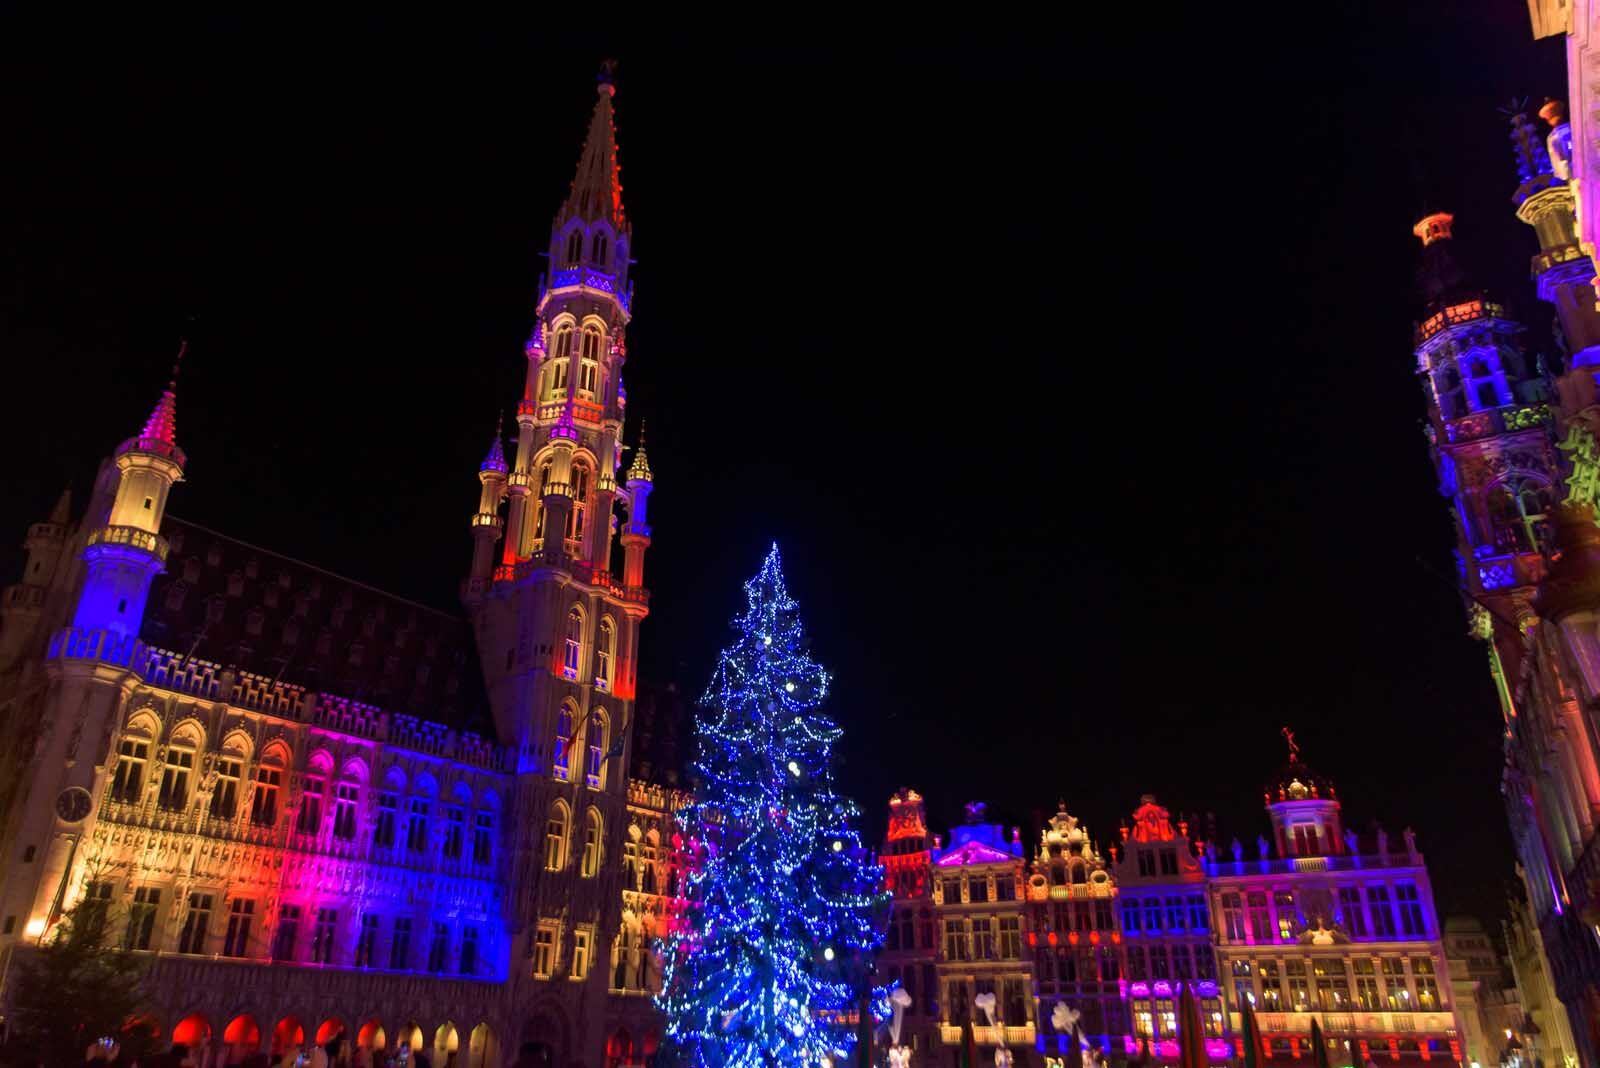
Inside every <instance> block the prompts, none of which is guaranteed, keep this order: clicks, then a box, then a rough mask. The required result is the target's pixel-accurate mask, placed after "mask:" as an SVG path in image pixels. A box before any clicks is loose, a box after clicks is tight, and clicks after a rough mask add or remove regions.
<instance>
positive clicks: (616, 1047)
mask: <svg viewBox="0 0 1600 1068" xmlns="http://www.w3.org/2000/svg"><path fill="white" fill-rule="evenodd" d="M632 1063H633V1036H632V1035H631V1034H629V1033H628V1029H627V1028H626V1027H619V1028H617V1029H616V1030H615V1031H613V1032H611V1034H610V1036H609V1037H607V1038H606V1068H626V1066H627V1065H630V1064H632Z"/></svg>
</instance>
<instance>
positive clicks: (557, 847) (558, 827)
mask: <svg viewBox="0 0 1600 1068" xmlns="http://www.w3.org/2000/svg"><path fill="white" fill-rule="evenodd" d="M566 859H567V807H566V806H565V805H563V804H562V803H561V802H559V801H558V802H556V803H555V805H553V806H552V807H551V809H550V820H549V822H548V823H546V824H545V833H544V866H545V870H546V871H560V870H561V869H562V868H563V867H565V866H566Z"/></svg>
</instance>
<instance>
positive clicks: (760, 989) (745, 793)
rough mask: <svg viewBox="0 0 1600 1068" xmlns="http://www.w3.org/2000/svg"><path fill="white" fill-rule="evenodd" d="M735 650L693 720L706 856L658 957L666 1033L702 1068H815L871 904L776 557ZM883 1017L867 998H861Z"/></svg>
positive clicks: (830, 1043)
mask: <svg viewBox="0 0 1600 1068" xmlns="http://www.w3.org/2000/svg"><path fill="white" fill-rule="evenodd" d="M744 590H745V596H746V598H747V600H748V605H747V607H746V609H745V612H744V614H743V615H742V616H741V617H740V618H738V619H737V620H735V622H734V627H735V629H736V631H737V639H736V640H735V642H734V644H733V645H732V646H730V647H729V648H727V649H726V650H724V651H723V653H722V657H721V660H720V662H719V663H718V664H717V668H716V671H715V673H714V674H713V676H712V679H711V685H710V686H709V687H708V688H707V690H706V692H705V695H704V696H703V697H702V698H701V700H700V705H701V710H700V713H699V715H698V716H697V717H696V721H695V730H696V735H697V737H698V756H697V758H696V761H695V772H696V777H697V788H696V798H697V800H696V803H695V804H694V805H693V806H692V807H691V808H689V809H686V810H684V812H682V813H681V814H680V819H681V820H682V821H683V823H684V825H685V830H686V831H687V832H688V833H689V834H690V835H691V836H692V837H693V838H695V839H696V840H697V841H698V842H702V843H704V844H705V846H706V856H705V858H704V859H703V861H702V863H701V866H700V870H699V871H698V872H697V873H696V874H695V875H694V876H693V877H692V878H691V879H690V881H689V886H688V897H689V907H688V910H687V912H686V914H685V915H686V923H685V927H684V929H683V930H681V931H678V932H676V933H675V934H674V935H673V937H672V938H671V940H670V941H669V942H668V943H667V945H666V947H665V948H666V952H665V956H666V963H665V974H664V985H663V990H662V993H661V996H660V998H659V1003H660V1005H661V1007H662V1008H663V1009H664V1010H665V1011H666V1013H667V1017H668V1025H667V1032H668V1036H669V1037H670V1038H671V1039H672V1040H673V1041H674V1043H675V1044H676V1046H677V1048H678V1049H679V1051H681V1052H682V1053H683V1054H684V1055H685V1057H686V1059H687V1060H688V1061H689V1062H690V1063H691V1064H694V1065H696V1066H704V1068H757V1066H761V1068H766V1066H773V1065H795V1066H799V1065H808V1066H815V1065H819V1064H821V1063H822V1062H823V1060H824V1058H828V1057H834V1056H836V1055H837V1052H838V1051H842V1050H848V1049H849V1047H850V1046H851V1044H852V1043H853V1040H854V1039H853V1035H852V1034H851V1033H850V1028H849V1027H847V1026H845V1025H844V1024H843V1023H842V1022H841V1021H840V1020H839V1018H838V1015H837V1014H838V1013H839V1012H840V1011H842V1010H849V1009H852V1008H855V1007H857V1006H858V1005H859V1004H860V999H861V998H862V997H863V994H864V992H865V989H866V983H867V978H866V977H867V976H869V975H870V956H871V953H872V951H873V950H874V949H876V948H877V947H878V945H879V944H880V943H881V942H882V932H881V929H880V924H881V918H882V917H883V916H885V915H886V911H885V910H886V906H887V895H886V894H885V893H884V892H883V891H882V884H883V869H882V868H880V867H879V866H878V865H876V864H873V863H872V862H871V861H870V859H869V857H868V856H867V853H866V851H865V850H864V849H863V848H862V847H861V842H860V839H859V838H858V837H857V836H856V833H855V832H854V831H853V830H852V829H851V823H852V822H853V821H854V820H855V818H856V817H857V815H858V812H857V810H856V807H855V805H854V803H853V802H851V801H850V800H849V799H847V798H844V797H841V796H840V795H839V794H837V793H835V792H834V789H833V769H832V764H831V759H832V750H833V746H834V743H835V742H837V741H838V740H839V735H840V730H839V728H838V727H837V726H835V725H834V724H833V722H832V721H831V720H829V719H828V718H827V717H825V716H823V715H821V714H820V713H819V712H818V711H817V707H818V706H819V705H820V704H821V703H822V701H823V699H824V698H825V697H826V696H827V692H828V673H827V672H826V671H824V670H823V669H822V667H821V666H820V665H818V664H817V663H816V662H815V661H813V660H812V659H811V658H810V657H809V656H808V655H807V653H806V645H807V641H806V638H805V635H804V633H803V632H802V629H801V625H800V617H799V612H798V606H797V605H796V604H795V602H794V601H793V600H792V599H791V598H790V597H789V595H788V592H787V591H786V590H785V589H784V581H783V569H782V565H781V564H780V562H779V559H778V548H777V546H776V545H774V546H773V547H772V551H771V552H770V553H769V554H768V555H767V559H766V561H765V562H764V563H763V564H762V565H761V571H760V573H759V574H757V575H756V577H755V578H753V579H751V580H750V581H749V582H747V583H745V587H744ZM866 996H867V998H868V999H869V1000H870V1003H871V1007H872V1011H873V1014H874V1015H876V1016H879V1017H881V1016H885V1015H887V1013H888V1003H887V1000H886V998H885V996H884V992H883V991H881V990H873V991H871V992H870V994H867V995H866Z"/></svg>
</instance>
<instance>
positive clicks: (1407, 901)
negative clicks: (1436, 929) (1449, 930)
mask: <svg viewBox="0 0 1600 1068" xmlns="http://www.w3.org/2000/svg"><path fill="white" fill-rule="evenodd" d="M1394 896H1395V904H1396V906H1397V911H1398V912H1399V913H1400V933H1401V934H1404V935H1407V936H1410V937H1420V936H1422V935H1425V934H1427V933H1428V930H1427V924H1426V923H1425V922H1424V921H1423V915H1422V900H1421V898H1420V897H1419V896H1418V894H1417V886H1416V884H1415V883H1397V884H1396V885H1395V888H1394Z"/></svg>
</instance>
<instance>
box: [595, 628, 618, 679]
mask: <svg viewBox="0 0 1600 1068" xmlns="http://www.w3.org/2000/svg"><path fill="white" fill-rule="evenodd" d="M616 647H617V628H616V627H615V626H614V625H613V624H612V622H611V620H610V619H602V620H601V621H600V634H599V637H598V638H597V639H596V641H595V650H594V688H595V689H597V690H609V689H611V661H612V658H613V657H614V656H615V655H616Z"/></svg>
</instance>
